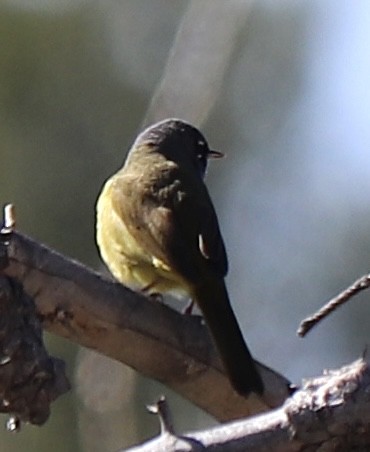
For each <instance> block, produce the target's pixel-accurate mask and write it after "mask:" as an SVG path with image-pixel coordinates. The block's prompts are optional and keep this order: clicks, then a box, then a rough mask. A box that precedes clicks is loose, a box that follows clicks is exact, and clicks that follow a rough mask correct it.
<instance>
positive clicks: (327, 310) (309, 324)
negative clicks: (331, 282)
mask: <svg viewBox="0 0 370 452" xmlns="http://www.w3.org/2000/svg"><path fill="white" fill-rule="evenodd" d="M369 287H370V275H364V276H362V277H361V278H359V279H358V280H357V281H355V282H354V283H353V284H351V285H350V286H349V287H347V289H345V290H343V292H341V293H340V294H339V295H337V296H336V297H334V298H332V299H331V300H330V301H329V302H328V303H326V304H325V305H324V306H323V307H322V308H320V309H319V310H318V311H317V312H315V313H314V314H313V315H311V316H309V317H307V318H306V319H304V320H303V321H302V322H301V324H300V325H299V328H298V331H297V334H298V335H299V336H301V337H304V336H305V335H306V334H307V333H308V332H309V331H310V330H311V329H312V328H313V327H314V326H316V325H317V324H318V323H319V322H320V321H321V320H323V319H325V317H327V316H328V315H329V314H331V313H332V312H333V311H335V310H336V309H337V308H339V306H342V304H344V303H346V302H347V301H348V300H350V299H351V298H352V297H354V296H355V295H357V294H358V293H359V292H362V291H363V290H365V289H368V288H369Z"/></svg>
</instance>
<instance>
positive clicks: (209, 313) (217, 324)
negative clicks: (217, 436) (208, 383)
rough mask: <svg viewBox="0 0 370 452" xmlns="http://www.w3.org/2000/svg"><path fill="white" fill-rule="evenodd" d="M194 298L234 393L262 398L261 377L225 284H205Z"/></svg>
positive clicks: (216, 282)
mask: <svg viewBox="0 0 370 452" xmlns="http://www.w3.org/2000/svg"><path fill="white" fill-rule="evenodd" d="M194 295H195V300H196V302H197V304H198V306H199V308H200V310H201V311H202V313H203V316H204V319H205V321H206V324H207V326H208V328H209V330H210V332H211V335H212V337H213V340H214V342H215V345H216V348H217V350H218V352H219V353H220V356H221V359H222V362H223V364H224V367H225V370H226V372H227V374H228V376H229V378H230V381H231V384H232V386H233V387H234V389H235V390H236V391H237V392H238V393H240V394H241V395H244V396H246V395H248V394H249V393H250V392H256V393H258V394H262V393H263V383H262V379H261V376H260V374H259V372H258V370H257V368H256V365H255V363H254V361H253V358H252V355H251V354H250V352H249V350H248V347H247V345H246V343H245V341H244V338H243V335H242V333H241V331H240V328H239V325H238V322H237V320H236V317H235V315H234V312H233V310H232V308H231V305H230V300H229V297H228V293H227V290H226V286H225V283H224V281H223V280H222V279H220V280H219V281H214V280H212V282H209V283H207V284H205V283H204V284H202V285H200V286H198V287H197V288H196V289H195V293H194Z"/></svg>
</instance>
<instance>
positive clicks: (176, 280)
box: [96, 181, 188, 293]
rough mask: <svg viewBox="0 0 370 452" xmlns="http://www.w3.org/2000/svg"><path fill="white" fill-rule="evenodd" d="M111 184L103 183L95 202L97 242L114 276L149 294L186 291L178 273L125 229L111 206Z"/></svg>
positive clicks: (123, 282) (109, 182)
mask: <svg viewBox="0 0 370 452" xmlns="http://www.w3.org/2000/svg"><path fill="white" fill-rule="evenodd" d="M111 184H112V182H111V181H108V182H107V183H106V184H105V186H104V188H103V190H102V192H101V194H100V196H99V199H98V202H97V206H96V210H97V223H96V241H97V244H98V247H99V250H100V254H101V256H102V259H103V260H104V262H105V263H106V265H107V266H108V268H109V270H110V271H111V273H112V274H113V276H114V277H115V278H116V279H117V280H118V281H120V282H121V283H122V284H125V285H127V286H129V287H132V288H133V289H140V290H143V289H144V290H146V291H147V292H148V293H164V292H175V293H176V292H177V293H178V292H180V293H186V292H188V290H187V289H186V287H184V282H183V281H182V279H181V278H180V277H179V275H177V273H176V272H174V271H173V270H172V269H171V268H170V267H169V266H168V265H167V264H166V263H164V262H163V261H161V260H160V259H158V258H157V257H156V256H153V255H151V254H150V253H148V252H147V250H145V249H144V248H143V247H142V246H141V244H140V243H138V241H137V240H136V239H135V238H134V237H133V236H132V235H131V233H130V232H129V231H128V229H127V227H126V225H125V223H124V221H123V220H122V218H120V216H119V215H118V213H117V212H116V211H115V210H114V209H113V207H112V203H111V201H110V195H109V194H110V189H111Z"/></svg>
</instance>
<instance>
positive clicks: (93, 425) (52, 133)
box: [0, 0, 370, 452]
mask: <svg viewBox="0 0 370 452" xmlns="http://www.w3.org/2000/svg"><path fill="white" fill-rule="evenodd" d="M369 33H370V3H369V2H367V1H365V0H358V1H357V2H355V4H354V3H353V2H347V1H344V0H320V1H319V0H311V1H309V2H308V1H292V0H280V1H276V0H260V1H258V2H253V1H247V0H244V1H241V0H229V1H228V2H224V1H222V0H203V1H202V2H199V1H197V0H194V1H185V0H175V1H172V2H169V1H166V0H141V1H140V2H138V1H136V0H126V1H113V0H105V1H97V0H96V1H91V0H90V1H89V0H79V1H77V0H73V1H72V0H33V1H32V2H30V1H27V0H8V1H5V0H2V1H1V2H0V42H1V44H0V118H1V119H0V140H1V145H0V157H1V165H0V202H1V204H4V203H5V202H13V203H14V204H15V205H16V209H17V221H18V228H19V229H20V230H21V231H22V232H23V233H26V234H28V235H30V236H31V237H33V238H35V239H37V240H39V241H41V242H44V243H46V244H48V245H50V246H52V247H54V248H56V249H57V250H58V251H60V252H62V253H64V254H66V255H68V256H71V257H73V258H76V259H79V260H81V261H82V262H84V263H85V264H88V265H89V266H92V267H93V268H102V267H101V262H100V259H99V256H98V253H97V250H96V247H95V242H94V203H95V200H96V197H97V194H98V192H99V190H100V188H101V185H102V183H103V181H104V180H105V179H106V178H107V177H108V176H109V175H110V174H112V173H113V172H114V171H116V169H117V168H118V167H119V166H120V165H121V164H122V162H123V160H124V157H125V154H126V152H127V150H128V149H129V147H130V145H131V143H132V141H133V139H134V137H135V135H136V134H137V133H138V132H139V131H140V130H141V129H142V127H143V126H144V125H145V124H147V123H150V122H153V121H156V120H159V119H162V118H164V117H168V116H176V117H182V118H184V119H186V120H188V121H191V122H193V123H194V124H196V125H198V126H199V127H201V129H202V131H203V132H204V134H205V136H206V137H207V139H208V141H209V143H210V145H211V146H212V147H214V148H215V149H220V150H222V151H224V152H226V154H227V158H226V159H224V160H223V161H218V162H214V163H212V164H211V165H210V168H209V171H208V177H207V184H208V187H209V190H210V192H211V196H212V198H213V200H214V203H215V206H216V210H217V212H218V216H219V221H220V224H221V229H222V232H223V235H224V239H225V242H226V247H227V250H228V256H229V261H230V271H229V275H228V279H227V283H228V287H229V291H230V295H231V299H232V301H233V305H234V308H235V311H236V313H237V316H238V318H239V321H240V324H241V327H242V329H243V331H244V333H245V337H246V338H247V341H248V344H249V345H250V347H251V349H252V351H253V353H254V355H255V357H256V358H257V359H258V360H260V361H261V362H263V363H265V364H267V365H269V366H270V367H272V368H274V369H276V370H277V371H279V372H281V373H282V374H284V375H285V376H286V377H288V378H290V379H291V380H292V381H293V382H295V383H299V382H300V381H301V379H302V378H303V377H308V376H313V375H317V374H320V373H321V372H322V370H323V369H324V368H333V367H338V366H341V365H343V364H345V363H348V362H350V361H352V360H354V359H356V358H357V357H359V356H360V355H361V353H362V352H363V350H364V348H365V347H366V345H368V341H369V337H370V335H369V323H370V303H369V301H370V294H369V292H367V293H365V294H363V295H362V296H361V297H358V298H357V299H355V300H353V301H352V302H351V304H350V305H348V306H345V307H344V308H342V309H341V310H340V311H338V312H337V313H335V314H334V315H332V316H331V318H330V319H329V320H326V321H325V322H324V323H322V324H321V325H320V326H319V327H317V328H316V329H315V330H313V331H312V333H311V334H310V335H309V336H308V337H307V338H306V339H299V338H298V337H297V336H296V333H295V332H296V328H297V326H298V324H299V322H300V321H301V320H302V319H303V318H304V317H305V316H306V315H307V314H309V313H311V312H312V311H314V310H316V309H317V308H318V307H319V306H321V305H322V304H323V303H324V302H326V301H327V300H328V299H329V298H331V297H332V296H334V295H336V294H337V293H338V292H339V291H341V290H342V289H344V288H345V287H346V286H347V285H348V284H350V283H351V282H352V281H353V280H354V279H356V278H357V277H359V276H361V275H363V274H364V273H367V272H369V270H370V203H369V197H370V150H369V144H368V143H369V142H370V36H369ZM47 342H48V346H49V350H50V352H51V353H53V354H55V355H57V356H59V357H61V358H63V359H65V360H66V361H67V367H68V373H69V375H70V378H71V379H72V383H73V390H72V391H71V392H70V393H69V394H67V395H65V396H63V397H62V398H61V399H59V400H58V401H57V402H56V403H54V404H53V406H52V415H51V417H50V420H49V421H48V423H47V424H46V425H45V426H44V427H42V428H37V427H32V426H25V427H24V428H23V430H22V431H21V432H20V433H18V434H9V433H7V432H5V431H4V430H0V451H9V450H12V451H26V450H27V451H36V450H37V451H44V450H45V451H46V450H50V446H51V445H52V447H53V451H54V452H59V451H60V452H62V451H63V452H69V451H89V452H90V451H94V452H95V451H103V450H104V451H113V450H117V449H118V448H120V447H128V446H129V445H131V444H136V443H138V442H140V441H143V440H145V439H146V438H149V437H152V436H153V435H155V434H157V432H158V421H157V419H155V417H153V416H150V415H149V414H147V413H146V410H145V404H148V403H151V402H153V401H154V400H155V399H156V398H157V396H158V395H160V394H162V393H164V394H166V395H167V397H168V400H169V402H170V406H171V409H172V412H173V415H174V419H175V425H176V428H177V429H178V431H179V432H185V431H187V430H194V429H199V428H204V427H206V426H210V425H214V424H215V421H214V420H212V419H211V418H209V417H208V416H206V415H204V414H203V413H201V412H200V410H198V409H196V408H194V407H193V406H191V405H190V404H189V403H187V402H186V401H184V400H182V399H180V398H179V397H178V396H177V395H175V394H173V393H171V392H170V391H169V390H168V389H167V388H164V387H162V386H160V385H159V384H157V383H155V382H152V381H148V380H146V379H145V378H143V377H141V376H138V375H136V374H135V373H134V372H133V371H130V370H129V369H127V368H126V367H125V366H123V365H122V364H119V363H114V362H113V361H111V360H109V359H107V358H102V357H100V356H98V355H96V354H94V353H92V352H90V351H86V350H80V349H79V348H78V347H77V346H75V345H74V344H71V343H68V342H67V341H64V340H62V339H60V338H57V337H52V336H47ZM5 421H6V419H5V416H4V417H3V423H4V424H5Z"/></svg>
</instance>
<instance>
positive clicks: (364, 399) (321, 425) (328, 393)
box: [129, 359, 370, 452]
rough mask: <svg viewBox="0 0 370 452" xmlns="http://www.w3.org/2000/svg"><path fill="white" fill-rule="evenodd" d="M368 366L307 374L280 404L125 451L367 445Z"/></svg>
mask: <svg viewBox="0 0 370 452" xmlns="http://www.w3.org/2000/svg"><path fill="white" fill-rule="evenodd" d="M369 394H370V371H369V368H368V365H367V363H366V362H364V361H363V360H362V359H360V360H358V361H355V362H354V363H353V364H351V365H349V366H346V367H343V368H342V369H339V370H336V371H331V372H328V373H325V374H324V375H323V376H321V377H317V378H313V379H310V380H307V381H306V383H305V384H304V386H303V388H302V389H301V390H299V391H297V392H296V393H295V394H294V395H293V396H292V397H291V398H289V399H288V400H287V401H286V402H285V404H284V405H283V406H282V407H281V408H279V409H277V410H275V411H272V412H270V413H267V414H264V415H261V416H256V417H254V418H253V419H247V420H241V421H234V422H232V423H230V424H227V425H222V426H218V427H215V428H212V429H209V430H206V431H202V432H193V433H188V434H185V435H181V436H176V435H175V434H174V433H173V432H168V431H163V432H162V433H161V435H160V436H159V437H157V438H155V439H153V440H151V441H149V442H147V443H145V444H143V445H141V446H137V447H134V448H131V449H129V451H130V452H147V451H148V452H149V451H150V452H157V451H158V452H159V451H163V450H166V451H167V452H171V451H178V450H187V451H196V450H202V451H204V450H212V452H216V451H222V452H227V451H230V452H237V451H246V450H248V451H250V452H252V451H253V452H262V451H271V450H273V451H274V452H298V451H309V450H310V451H311V450H315V451H317V450H320V451H325V452H330V451H337V452H338V451H349V450H351V451H354V450H357V451H365V450H370V397H369Z"/></svg>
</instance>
